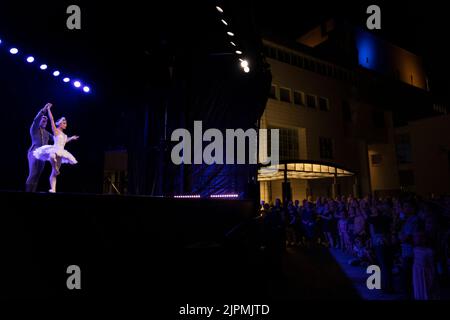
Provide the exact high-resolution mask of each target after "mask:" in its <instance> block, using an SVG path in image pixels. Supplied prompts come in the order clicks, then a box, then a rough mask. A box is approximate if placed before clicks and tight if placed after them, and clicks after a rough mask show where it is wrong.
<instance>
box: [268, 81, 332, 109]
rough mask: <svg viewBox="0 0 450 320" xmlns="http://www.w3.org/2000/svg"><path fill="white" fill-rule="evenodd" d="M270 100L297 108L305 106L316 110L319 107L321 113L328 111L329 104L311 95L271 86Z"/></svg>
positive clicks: (321, 98) (325, 99)
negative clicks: (291, 104) (290, 104)
mask: <svg viewBox="0 0 450 320" xmlns="http://www.w3.org/2000/svg"><path fill="white" fill-rule="evenodd" d="M270 98H272V99H275V100H280V101H283V102H287V103H294V104H295V105H298V106H306V107H309V108H313V109H316V108H317V107H319V109H320V110H322V111H329V110H330V102H329V100H328V99H327V98H324V97H318V96H315V95H312V94H308V93H307V94H305V93H304V92H302V91H298V90H293V91H292V90H291V89H289V88H283V87H280V88H278V87H277V86H276V85H274V84H273V85H272V87H271V89H270Z"/></svg>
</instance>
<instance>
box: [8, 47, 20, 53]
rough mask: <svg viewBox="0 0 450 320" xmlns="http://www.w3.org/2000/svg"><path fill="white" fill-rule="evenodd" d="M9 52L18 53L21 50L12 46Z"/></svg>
mask: <svg viewBox="0 0 450 320" xmlns="http://www.w3.org/2000/svg"><path fill="white" fill-rule="evenodd" d="M9 52H10V53H11V54H17V53H19V50H18V49H17V48H11V49H10V50H9Z"/></svg>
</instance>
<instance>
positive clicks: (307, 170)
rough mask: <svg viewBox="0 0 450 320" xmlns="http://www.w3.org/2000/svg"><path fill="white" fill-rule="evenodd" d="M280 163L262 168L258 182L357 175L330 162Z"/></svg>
mask: <svg viewBox="0 0 450 320" xmlns="http://www.w3.org/2000/svg"><path fill="white" fill-rule="evenodd" d="M280 162H281V163H280V164H277V165H267V166H263V167H261V168H260V169H259V171H258V181H276V180H286V179H323V178H334V177H336V178H340V177H350V176H354V175H355V173H354V172H351V171H349V170H346V169H344V168H342V167H340V166H338V165H336V164H334V163H330V162H321V161H310V160H299V161H280Z"/></svg>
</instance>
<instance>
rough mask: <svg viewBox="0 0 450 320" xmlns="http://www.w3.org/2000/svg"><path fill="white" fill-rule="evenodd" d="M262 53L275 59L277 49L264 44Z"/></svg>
mask: <svg viewBox="0 0 450 320" xmlns="http://www.w3.org/2000/svg"><path fill="white" fill-rule="evenodd" d="M264 53H265V55H266V57H268V58H272V59H276V58H277V49H276V48H274V47H271V46H264Z"/></svg>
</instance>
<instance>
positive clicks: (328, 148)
mask: <svg viewBox="0 0 450 320" xmlns="http://www.w3.org/2000/svg"><path fill="white" fill-rule="evenodd" d="M319 146H320V157H321V158H322V159H333V141H332V140H331V139H330V138H324V137H320V138H319Z"/></svg>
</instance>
